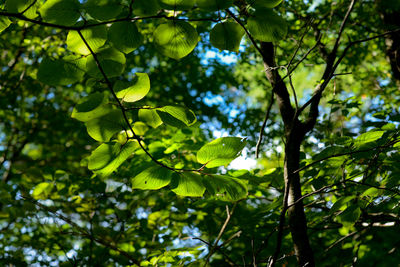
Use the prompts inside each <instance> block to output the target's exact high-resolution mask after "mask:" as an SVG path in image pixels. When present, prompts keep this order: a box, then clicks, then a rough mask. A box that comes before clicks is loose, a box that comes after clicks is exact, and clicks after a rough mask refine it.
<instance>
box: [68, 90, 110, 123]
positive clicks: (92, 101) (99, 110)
mask: <svg viewBox="0 0 400 267" xmlns="http://www.w3.org/2000/svg"><path fill="white" fill-rule="evenodd" d="M105 103H107V98H106V97H105V95H104V94H103V93H99V92H97V93H93V94H90V95H89V96H87V97H85V98H83V99H81V101H79V102H78V104H77V105H76V106H75V107H74V109H73V110H72V115H71V118H74V119H77V120H80V121H84V122H86V121H90V120H92V119H95V118H98V117H101V116H104V115H106V114H107V113H109V112H110V111H111V110H110V108H109V107H108V106H106V105H104V104H105Z"/></svg>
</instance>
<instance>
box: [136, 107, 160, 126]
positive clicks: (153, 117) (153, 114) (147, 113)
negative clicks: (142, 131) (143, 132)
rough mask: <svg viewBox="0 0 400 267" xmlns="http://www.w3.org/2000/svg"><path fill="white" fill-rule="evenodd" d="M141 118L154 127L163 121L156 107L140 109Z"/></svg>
mask: <svg viewBox="0 0 400 267" xmlns="http://www.w3.org/2000/svg"><path fill="white" fill-rule="evenodd" d="M139 119H140V120H141V121H144V122H145V123H146V124H148V125H150V126H151V127H153V128H157V127H158V126H160V125H161V124H162V123H163V122H162V120H161V118H160V116H158V114H157V111H155V110H154V109H140V110H139Z"/></svg>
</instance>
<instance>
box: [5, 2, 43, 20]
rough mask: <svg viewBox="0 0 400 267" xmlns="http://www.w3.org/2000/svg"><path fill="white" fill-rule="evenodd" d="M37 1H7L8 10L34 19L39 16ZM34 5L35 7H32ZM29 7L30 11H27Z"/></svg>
mask: <svg viewBox="0 0 400 267" xmlns="http://www.w3.org/2000/svg"><path fill="white" fill-rule="evenodd" d="M36 1H37V0H7V1H6V10H7V11H9V12H11V13H22V12H24V14H23V15H24V16H25V17H27V18H30V19H33V18H35V17H36V16H37V14H36V10H37V8H36V5H35V4H34V2H36ZM32 4H33V5H32ZM28 7H29V9H27V8H28Z"/></svg>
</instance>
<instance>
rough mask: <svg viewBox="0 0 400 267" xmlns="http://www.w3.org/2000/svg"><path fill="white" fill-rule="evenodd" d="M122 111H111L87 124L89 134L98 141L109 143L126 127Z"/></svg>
mask: <svg viewBox="0 0 400 267" xmlns="http://www.w3.org/2000/svg"><path fill="white" fill-rule="evenodd" d="M126 126H127V125H126V123H125V120H124V118H123V115H122V112H121V111H120V110H111V111H110V112H108V113H107V114H106V115H104V116H101V117H98V118H95V119H93V120H90V121H88V122H86V128H87V132H88V134H89V135H90V136H91V137H92V138H93V139H94V140H97V141H101V142H108V141H110V139H111V137H112V136H113V135H114V134H116V133H118V132H120V131H123V130H124V129H125V127H126Z"/></svg>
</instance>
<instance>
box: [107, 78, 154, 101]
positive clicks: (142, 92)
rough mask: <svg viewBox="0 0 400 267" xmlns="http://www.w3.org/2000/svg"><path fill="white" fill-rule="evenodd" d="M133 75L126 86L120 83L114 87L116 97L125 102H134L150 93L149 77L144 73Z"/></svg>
mask: <svg viewBox="0 0 400 267" xmlns="http://www.w3.org/2000/svg"><path fill="white" fill-rule="evenodd" d="M135 75H136V76H135V78H134V79H133V81H132V82H130V83H129V84H128V86H127V85H126V84H124V83H123V82H120V81H119V82H117V83H116V84H115V85H114V90H115V91H116V95H117V97H118V98H121V99H122V100H123V101H125V102H136V101H138V100H140V99H142V98H143V97H145V96H146V95H147V93H148V92H149V91H150V79H149V76H148V75H147V74H146V73H136V74H135Z"/></svg>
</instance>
